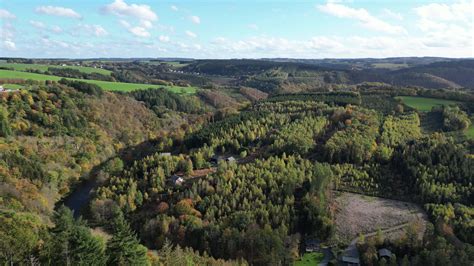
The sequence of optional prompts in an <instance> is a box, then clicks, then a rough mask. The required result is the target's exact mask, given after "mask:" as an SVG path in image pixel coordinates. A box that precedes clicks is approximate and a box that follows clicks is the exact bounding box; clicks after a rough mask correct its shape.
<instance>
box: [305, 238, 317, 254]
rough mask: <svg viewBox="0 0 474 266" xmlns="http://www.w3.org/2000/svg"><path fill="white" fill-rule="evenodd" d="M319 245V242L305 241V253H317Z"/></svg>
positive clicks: (313, 240)
mask: <svg viewBox="0 0 474 266" xmlns="http://www.w3.org/2000/svg"><path fill="white" fill-rule="evenodd" d="M319 244H320V242H319V241H318V240H315V239H307V240H306V241H305V250H306V252H319V250H320V248H319Z"/></svg>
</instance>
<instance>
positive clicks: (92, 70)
mask: <svg viewBox="0 0 474 266" xmlns="http://www.w3.org/2000/svg"><path fill="white" fill-rule="evenodd" d="M0 67H7V68H13V69H14V70H17V71H26V70H28V69H33V70H39V71H43V72H44V71H48V68H50V67H53V68H61V69H66V68H70V69H76V70H79V71H81V72H82V73H87V74H90V73H99V74H102V75H110V74H111V73H112V71H110V70H107V69H102V68H94V67H84V66H61V65H42V64H17V63H0Z"/></svg>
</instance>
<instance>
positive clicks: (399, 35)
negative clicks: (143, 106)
mask: <svg viewBox="0 0 474 266" xmlns="http://www.w3.org/2000/svg"><path fill="white" fill-rule="evenodd" d="M473 20H474V0H452V1H420V0H377V1H376V0H365V1H359V0H328V1H322V0H321V1H298V0H296V1H295V0H293V1H291V0H286V1H283V0H273V1H270V0H253V1H251V0H238V1H226V0H207V1H200V0H176V1H162V0H80V1H79V0H41V1H40V0H0V23H1V24H0V26H1V27H0V56H3V57H27V58H97V57H120V58H130V57H133V58H138V57H187V58H217V59H220V58H277V57H278V58H366V57H374V58H383V57H399V56H440V57H474V22H473Z"/></svg>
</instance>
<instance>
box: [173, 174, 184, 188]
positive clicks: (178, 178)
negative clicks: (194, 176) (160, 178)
mask: <svg viewBox="0 0 474 266" xmlns="http://www.w3.org/2000/svg"><path fill="white" fill-rule="evenodd" d="M170 180H171V183H173V184H174V185H175V186H180V185H181V184H183V182H184V179H183V178H182V177H181V176H179V175H173V176H171V178H170Z"/></svg>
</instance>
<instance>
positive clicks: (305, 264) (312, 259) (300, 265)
mask: <svg viewBox="0 0 474 266" xmlns="http://www.w3.org/2000/svg"><path fill="white" fill-rule="evenodd" d="M323 258H324V254H323V253H319V252H312V253H305V254H304V255H303V257H302V258H301V260H297V261H295V264H294V265H295V266H310V265H311V266H314V265H318V264H319V263H320V262H321V261H323Z"/></svg>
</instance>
